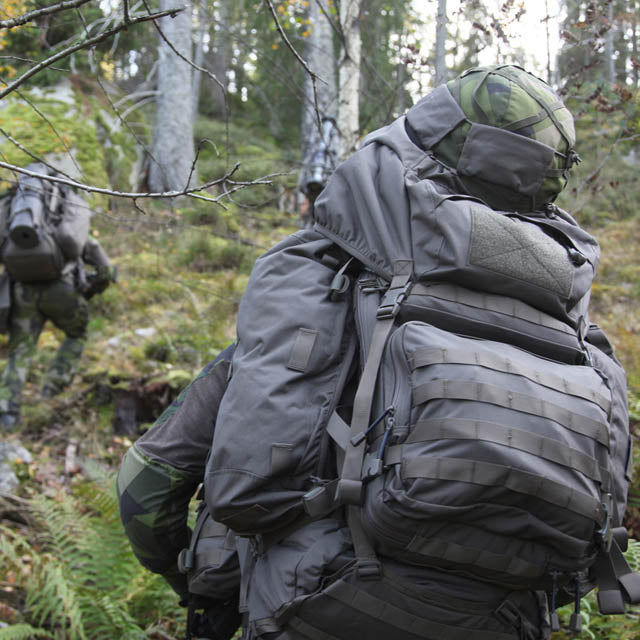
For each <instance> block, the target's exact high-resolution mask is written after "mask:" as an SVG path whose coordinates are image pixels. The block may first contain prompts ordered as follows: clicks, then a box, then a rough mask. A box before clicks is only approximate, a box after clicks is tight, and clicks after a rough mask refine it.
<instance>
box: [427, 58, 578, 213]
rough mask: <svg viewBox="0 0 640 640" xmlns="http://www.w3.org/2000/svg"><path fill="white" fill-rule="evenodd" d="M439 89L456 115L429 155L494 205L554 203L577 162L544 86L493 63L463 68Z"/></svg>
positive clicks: (563, 113)
mask: <svg viewBox="0 0 640 640" xmlns="http://www.w3.org/2000/svg"><path fill="white" fill-rule="evenodd" d="M446 88H447V89H448V90H449V92H450V95H451V96H452V97H453V99H454V100H455V102H456V103H457V105H458V106H459V108H460V109H461V111H462V114H461V118H460V120H459V121H458V122H457V124H456V126H454V127H453V128H451V129H450V131H449V132H448V133H447V134H446V135H445V136H444V137H442V138H441V139H440V140H439V141H438V142H437V144H435V145H434V146H433V147H432V152H433V154H434V155H435V157H436V158H437V159H438V160H439V161H440V162H442V163H443V164H445V165H446V166H448V167H449V168H451V169H455V170H456V172H457V173H458V176H459V178H460V179H461V181H462V183H463V185H464V187H465V189H466V190H467V191H468V192H469V193H470V194H471V195H474V196H477V197H479V198H481V199H482V200H484V201H485V202H487V204H489V205H490V206H491V207H493V208H494V209H507V210H517V211H532V210H534V209H537V208H539V207H541V206H542V205H544V204H546V203H548V202H552V201H553V200H555V198H556V197H557V195H558V194H559V193H560V192H561V191H562V190H563V189H564V187H565V185H566V182H567V176H568V171H569V169H570V168H571V167H572V166H573V165H574V164H576V163H577V162H579V161H580V159H579V157H578V156H577V154H576V153H575V151H574V149H573V147H574V145H575V139H576V136H575V129H574V124H573V117H572V115H571V113H570V112H569V110H568V109H567V108H566V107H565V106H564V104H563V103H562V101H561V100H560V98H559V97H558V96H557V95H556V94H555V93H554V91H553V90H552V89H551V87H549V85H548V84H546V83H545V82H544V81H542V80H540V79H539V78H537V77H536V76H534V75H532V74H531V73H528V72H527V71H525V70H524V69H522V68H520V67H517V66H514V65H495V66H488V67H480V68H474V69H469V70H468V71H465V72H464V73H462V74H461V75H460V76H458V77H457V78H455V79H454V80H451V81H450V82H448V83H447V84H446Z"/></svg>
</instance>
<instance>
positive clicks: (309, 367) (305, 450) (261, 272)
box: [205, 230, 355, 533]
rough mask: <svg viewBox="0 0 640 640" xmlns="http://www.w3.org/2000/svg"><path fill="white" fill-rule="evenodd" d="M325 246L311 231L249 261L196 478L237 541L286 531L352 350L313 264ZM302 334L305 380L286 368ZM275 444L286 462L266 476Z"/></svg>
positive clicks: (346, 305) (325, 280)
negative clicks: (210, 437) (307, 348)
mask: <svg viewBox="0 0 640 640" xmlns="http://www.w3.org/2000/svg"><path fill="white" fill-rule="evenodd" d="M332 246H333V245H332V243H331V242H330V241H328V240H326V239H325V238H324V237H322V236H321V235H319V234H318V233H316V232H314V231H312V230H309V231H306V232H300V233H298V234H295V235H294V236H293V237H292V238H289V239H287V240H286V241H285V242H284V243H282V244H281V245H280V246H279V247H278V248H277V249H274V250H271V251H269V252H268V253H266V254H265V255H264V256H263V257H261V258H259V259H258V260H257V261H256V263H255V266H254V269H253V271H252V274H251V277H250V279H249V283H248V286H247V289H246V291H245V294H244V296H243V298H242V302H241V304H240V309H239V312H238V324H237V327H238V345H237V348H236V351H235V353H234V357H233V362H232V370H233V375H232V377H231V380H230V381H229V385H228V387H227V390H226V392H225V394H224V397H223V398H222V401H221V403H220V409H219V415H218V425H217V427H216V433H215V434H214V441H213V445H212V454H211V456H210V458H209V461H208V464H207V469H206V474H205V496H206V500H207V503H208V505H209V508H210V510H211V512H212V514H213V515H214V518H215V519H216V520H218V521H220V522H224V523H225V524H228V525H229V526H230V528H232V529H234V531H236V532H238V533H252V532H265V531H268V530H270V529H273V528H279V527H280V526H286V525H287V521H288V519H294V518H295V517H297V516H298V515H300V514H301V512H302V496H303V495H304V493H305V492H306V491H307V487H308V484H307V481H308V478H309V477H310V476H313V475H317V474H318V468H319V465H320V464H321V461H320V460H319V459H318V455H319V451H320V443H321V441H322V439H323V438H324V437H325V434H324V428H325V426H326V423H327V421H328V420H329V417H330V416H331V414H332V412H333V410H334V408H335V406H336V404H337V402H338V399H339V396H340V394H341V392H342V389H343V387H344V384H345V382H346V377H347V375H348V373H349V371H350V368H351V361H352V359H353V355H354V351H355V333H354V327H353V324H352V316H351V313H352V311H351V300H350V297H349V296H345V297H343V298H342V299H341V300H336V301H332V300H331V299H330V297H329V295H328V293H329V290H330V286H331V282H332V280H333V277H334V275H335V272H334V270H333V269H331V268H329V267H328V266H326V265H325V264H324V263H323V262H322V257H323V256H324V254H325V253H326V252H327V251H328V250H329V249H330V248H331V247H332ZM301 326H303V327H305V328H306V329H309V330H312V331H316V332H317V339H316V340H315V344H314V345H313V349H312V350H311V352H310V357H309V360H308V363H307V364H306V366H305V371H304V373H303V372H300V371H294V370H292V369H290V368H287V364H288V362H289V359H290V357H291V351H292V348H293V345H294V341H295V338H296V335H297V330H298V329H299V328H300V327H301ZM257 434H260V437H256V436H257ZM276 443H285V444H287V445H291V456H290V457H287V456H284V455H280V453H285V452H284V451H283V452H280V453H276V458H275V460H274V462H275V465H274V467H273V468H272V445H274V444H276ZM277 449H278V448H277V447H276V451H277Z"/></svg>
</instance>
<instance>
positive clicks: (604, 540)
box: [595, 493, 613, 553]
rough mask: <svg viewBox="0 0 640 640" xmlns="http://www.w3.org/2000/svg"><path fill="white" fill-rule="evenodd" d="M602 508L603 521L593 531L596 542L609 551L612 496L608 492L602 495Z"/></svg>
mask: <svg viewBox="0 0 640 640" xmlns="http://www.w3.org/2000/svg"><path fill="white" fill-rule="evenodd" d="M603 499H604V502H602V510H603V511H604V522H603V523H602V526H601V527H600V529H598V530H597V531H596V533H595V537H596V542H597V543H598V545H599V546H600V548H601V549H603V550H604V551H605V552H607V553H608V552H609V550H610V549H611V544H612V541H613V527H612V525H613V513H612V507H613V497H612V495H611V494H610V493H607V494H606V495H604V496H603Z"/></svg>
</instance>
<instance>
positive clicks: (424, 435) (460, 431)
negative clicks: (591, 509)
mask: <svg viewBox="0 0 640 640" xmlns="http://www.w3.org/2000/svg"><path fill="white" fill-rule="evenodd" d="M431 440H435V441H439V440H481V441H483V442H492V443H494V444H498V445H501V446H504V447H510V448H512V449H518V450H519V451H525V452H526V453H531V454H533V455H535V456H537V457H538V458H542V459H543V460H548V461H549V462H555V463H556V464H559V465H562V466H563V467H567V468H569V469H576V470H577V471H579V472H580V473H582V474H583V475H585V476H586V477H587V478H590V479H591V480H594V481H595V482H599V483H600V484H601V485H602V489H603V491H608V490H609V483H610V474H609V471H608V470H607V469H606V468H604V467H601V466H600V465H599V464H598V461H597V460H596V459H595V458H592V457H591V456H589V455H587V454H586V453H583V452H582V451H578V450H577V449H574V448H573V447H569V446H567V445H565V444H563V443H562V442H559V441H558V440H554V439H553V438H546V437H544V436H540V435H538V434H536V433H531V432H530V431H524V430H522V429H514V428H513V427H510V426H505V425H502V424H497V423H495V422H485V421H482V420H471V419H464V418H457V419H456V418H438V419H433V420H419V421H418V422H417V423H416V424H415V425H414V426H413V427H412V429H411V431H410V432H409V437H408V438H407V439H406V440H405V442H404V444H412V443H415V442H428V441H431ZM396 446H397V447H398V448H400V449H401V448H402V446H403V445H396ZM393 449H394V447H390V448H389V449H388V450H387V454H388V456H392V457H387V456H385V463H387V464H391V462H390V461H391V460H392V459H393V460H397V458H398V456H397V454H396V453H395V452H394V451H393ZM397 461H398V462H399V461H400V460H397Z"/></svg>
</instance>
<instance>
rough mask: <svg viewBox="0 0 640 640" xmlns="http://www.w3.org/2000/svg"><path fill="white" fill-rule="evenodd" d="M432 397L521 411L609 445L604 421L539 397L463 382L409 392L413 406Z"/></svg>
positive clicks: (435, 384) (428, 385) (439, 382)
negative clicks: (470, 401)
mask: <svg viewBox="0 0 640 640" xmlns="http://www.w3.org/2000/svg"><path fill="white" fill-rule="evenodd" d="M436 398H451V399H455V400H473V401H475V402H483V403H489V404H495V405H498V406H501V407H507V408H510V409H514V410H516V411H523V412H524V413H530V414H532V415H536V416H540V417H543V418H548V419H549V420H553V421H554V422H558V423H559V424H561V425H563V426H564V427H566V428H567V429H569V430H571V431H575V432H576V433H581V434H583V435H586V436H588V437H589V438H593V439H594V440H597V441H598V442H600V443H601V444H603V445H604V446H606V447H608V446H609V432H608V426H607V424H606V422H604V421H598V420H594V419H592V418H589V417H587V416H583V415H581V414H578V413H574V412H572V411H569V410H568V409H566V408H565V407H561V406H559V405H557V404H553V403H551V402H545V401H544V400H541V399H540V398H539V397H534V396H528V395H525V394H521V393H514V392H513V391H510V390H508V389H503V388H501V387H497V386H494V385H490V384H484V383H481V382H469V381H466V380H464V381H460V380H434V381H431V382H427V383H425V384H423V385H420V386H419V387H417V388H416V389H415V390H414V392H413V402H414V403H415V404H422V403H423V402H429V400H434V399H436Z"/></svg>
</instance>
